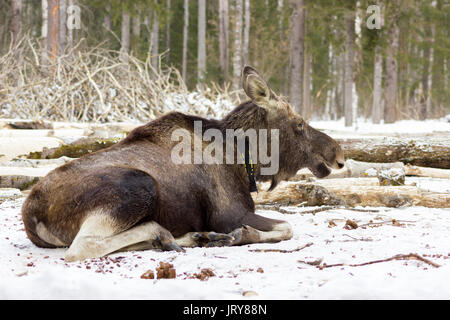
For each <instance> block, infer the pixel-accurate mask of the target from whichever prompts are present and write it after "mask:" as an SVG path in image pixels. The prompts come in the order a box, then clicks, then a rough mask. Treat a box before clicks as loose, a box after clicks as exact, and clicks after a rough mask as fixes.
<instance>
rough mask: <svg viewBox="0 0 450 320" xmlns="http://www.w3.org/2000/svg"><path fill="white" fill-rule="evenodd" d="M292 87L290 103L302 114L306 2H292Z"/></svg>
mask: <svg viewBox="0 0 450 320" xmlns="http://www.w3.org/2000/svg"><path fill="white" fill-rule="evenodd" d="M291 4H292V7H293V12H292V16H291V70H290V71H291V72H290V78H291V86H290V101H291V104H292V106H293V107H294V109H295V110H296V111H297V112H298V113H299V114H301V113H302V91H303V63H304V59H305V58H304V53H305V52H304V51H305V47H304V46H305V43H304V39H305V11H304V10H305V8H304V5H305V2H304V0H291Z"/></svg>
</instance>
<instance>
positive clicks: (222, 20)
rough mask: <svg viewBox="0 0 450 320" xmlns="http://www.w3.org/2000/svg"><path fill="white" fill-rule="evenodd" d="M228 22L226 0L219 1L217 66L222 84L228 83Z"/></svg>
mask: <svg viewBox="0 0 450 320" xmlns="http://www.w3.org/2000/svg"><path fill="white" fill-rule="evenodd" d="M229 21H230V18H229V9H228V0H219V65H220V71H221V73H222V79H223V82H226V81H228V70H229V55H228V52H229V51H228V46H229V43H228V42H229V23H230V22H229Z"/></svg>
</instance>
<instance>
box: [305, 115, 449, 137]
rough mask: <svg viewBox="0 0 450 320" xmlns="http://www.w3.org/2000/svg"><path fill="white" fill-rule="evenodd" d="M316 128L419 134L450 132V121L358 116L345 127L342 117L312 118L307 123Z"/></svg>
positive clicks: (373, 132) (352, 131) (357, 131)
mask: <svg viewBox="0 0 450 320" xmlns="http://www.w3.org/2000/svg"><path fill="white" fill-rule="evenodd" d="M309 124H310V125H311V126H312V127H314V128H316V129H322V130H327V131H339V132H343V133H358V134H380V135H385V134H419V133H422V134H423V133H425V134H426V133H433V132H446V133H447V134H448V133H450V122H448V121H447V120H446V119H445V118H443V119H439V120H421V121H418V120H401V121H397V122H395V123H386V124H385V123H380V124H373V123H372V122H371V121H369V120H366V119H362V118H359V119H358V120H357V121H356V124H354V125H353V126H351V127H345V120H344V118H342V119H340V120H337V121H331V120H330V121H325V120H320V121H317V120H312V121H310V123H309Z"/></svg>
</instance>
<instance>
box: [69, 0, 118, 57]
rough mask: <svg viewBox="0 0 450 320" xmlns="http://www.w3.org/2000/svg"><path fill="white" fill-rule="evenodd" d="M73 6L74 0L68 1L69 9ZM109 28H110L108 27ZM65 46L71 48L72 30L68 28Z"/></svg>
mask: <svg viewBox="0 0 450 320" xmlns="http://www.w3.org/2000/svg"><path fill="white" fill-rule="evenodd" d="M73 5H74V0H69V8H70V7H72V6H73ZM110 28H111V26H110ZM66 46H67V47H68V48H69V49H72V48H73V28H68V29H67V44H66Z"/></svg>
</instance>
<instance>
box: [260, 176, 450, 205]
mask: <svg viewBox="0 0 450 320" xmlns="http://www.w3.org/2000/svg"><path fill="white" fill-rule="evenodd" d="M267 185H268V184H267ZM267 188H268V186H267V187H266V186H265V185H263V186H262V187H260V190H267ZM252 197H253V200H254V201H255V204H256V205H261V204H271V205H273V204H278V205H286V206H292V205H298V204H302V205H307V206H323V205H331V206H341V205H345V206H348V207H353V206H363V207H364V206H369V207H391V208H397V207H403V206H424V207H429V208H448V207H449V206H450V195H449V194H448V193H438V192H427V191H424V190H421V189H419V188H418V187H416V186H379V185H378V179H376V178H365V179H360V178H357V179H352V178H347V179H327V180H317V181H315V182H314V183H298V184H296V183H292V182H290V183H286V182H282V183H280V184H279V185H278V186H277V188H275V190H273V191H271V192H267V191H260V192H258V193H254V194H253V195H252Z"/></svg>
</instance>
